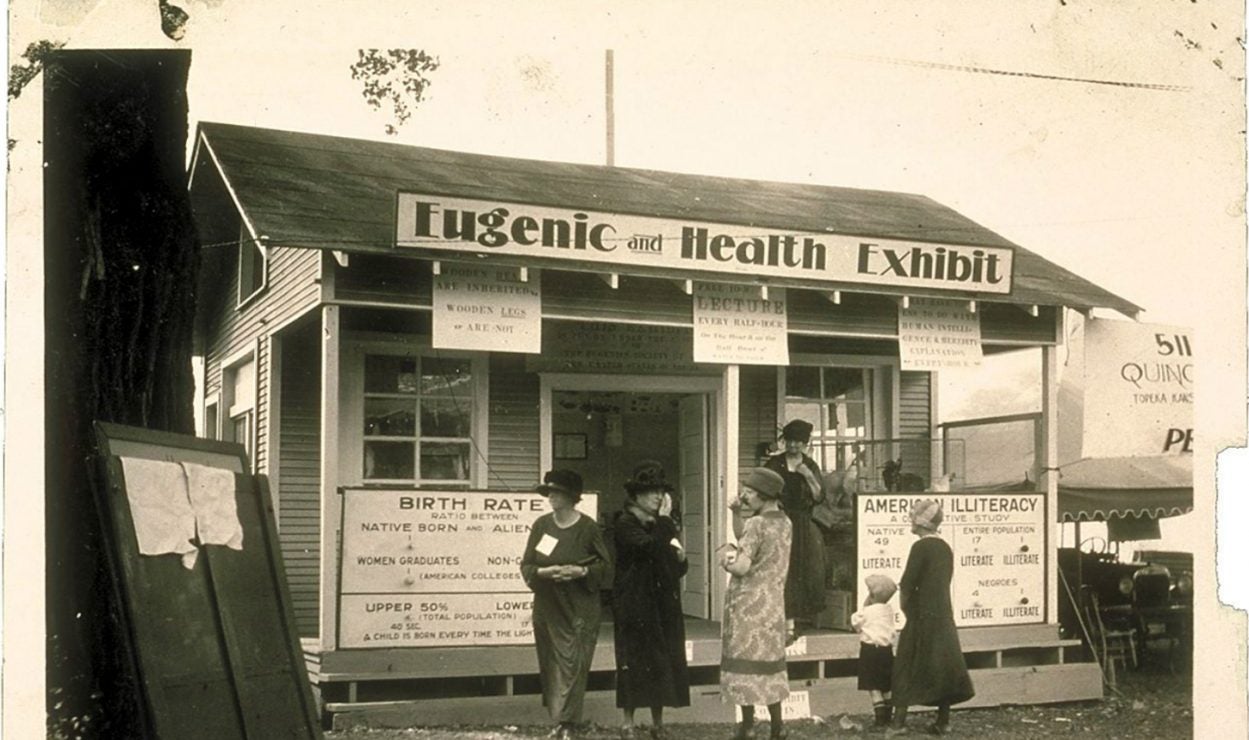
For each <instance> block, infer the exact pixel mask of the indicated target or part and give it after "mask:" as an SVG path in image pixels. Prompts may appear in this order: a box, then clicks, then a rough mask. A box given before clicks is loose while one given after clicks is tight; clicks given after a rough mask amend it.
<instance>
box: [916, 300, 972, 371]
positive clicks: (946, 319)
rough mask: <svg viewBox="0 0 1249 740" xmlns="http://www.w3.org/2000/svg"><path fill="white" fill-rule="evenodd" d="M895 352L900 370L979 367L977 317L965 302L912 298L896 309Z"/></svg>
mask: <svg viewBox="0 0 1249 740" xmlns="http://www.w3.org/2000/svg"><path fill="white" fill-rule="evenodd" d="M898 352H899V353H900V354H901V356H902V369H903V370H927V371H930V372H931V371H935V370H954V369H959V368H972V367H980V360H981V358H982V357H983V356H984V353H983V351H982V350H981V346H980V314H978V313H973V312H972V310H971V308H970V307H969V306H968V305H967V303H966V302H960V301H944V300H940V299H937V298H911V299H910V306H909V307H907V308H903V307H901V306H899V307H898Z"/></svg>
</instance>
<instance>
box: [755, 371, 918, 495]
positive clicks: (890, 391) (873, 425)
mask: <svg viewBox="0 0 1249 740" xmlns="http://www.w3.org/2000/svg"><path fill="white" fill-rule="evenodd" d="M793 367H815V368H819V369H820V371H821V372H820V377H821V393H823V369H824V368H842V369H852V370H860V371H868V372H869V373H870V388H868V389H866V390H865V394H864V399H863V402H862V403H864V404H865V405H866V409H865V412H866V413H865V414H864V420H865V423H866V426H867V436H865V437H864V438H863V441H865V442H871V441H873V440H892V439H894V438H896V436H897V434H898V430H899V428H900V415H899V404H900V397H901V390H900V388H901V383H900V381H901V375H900V362H899V360H898V358H896V357H885V356H869V355H817V354H794V355H791V356H790V359H789V364H788V365H786V366H779V367H777V369H776V419H777V427H778V428H779V427H782V426H784V425H785V424H786V423H787V422H788V421H789V417H788V413H787V411H788V409H787V403H788V402H789V401H790V400H796V399H799V398H811V397H808V396H790V395H789V392H788V388H787V387H786V386H787V379H786V373H787V372H788V370H789V369H790V368H793ZM811 400H812V401H816V402H818V403H819V404H820V405H822V406H823V405H826V404H827V402H828V400H829V399H826V398H824V397H822V396H821V397H820V398H818V399H816V398H811ZM823 413H824V412H823V411H821V414H823ZM851 439H852V438H847V441H850V440H851ZM896 447H897V444H896V443H890V444H889V446H888V448H887V451H885V452H883V453H882V452H881V451H878V450H877V451H875V452H874V454H876V455H880V454H884V455H886V456H889V457H891V458H892V457H893V456H896V453H897V450H896V449H895V448H896ZM812 458H814V459H816V461H817V462H818V463H819V464H820V468H821V470H823V471H824V472H826V473H827V472H831V471H832V470H834V469H836V468H831V467H829V466H828V461H826V460H824V455H823V451H822V450H821V451H820V454H819V455H818V456H816V455H812ZM874 462H876V463H879V461H874Z"/></svg>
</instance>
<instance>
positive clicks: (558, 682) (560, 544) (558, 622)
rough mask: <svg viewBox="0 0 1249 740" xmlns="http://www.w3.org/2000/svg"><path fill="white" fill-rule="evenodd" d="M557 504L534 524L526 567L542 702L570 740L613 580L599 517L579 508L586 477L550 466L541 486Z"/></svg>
mask: <svg viewBox="0 0 1249 740" xmlns="http://www.w3.org/2000/svg"><path fill="white" fill-rule="evenodd" d="M537 490H538V492H539V493H541V494H542V495H544V496H546V497H547V499H548V500H549V501H550V503H551V513H549V514H543V515H542V516H540V517H538V518H537V520H536V521H534V523H533V526H532V527H531V528H530V530H529V541H528V542H527V543H526V545H525V554H524V555H523V556H522V557H521V561H520V573H521V575H522V576H523V577H524V579H525V584H526V585H527V586H529V588H530V589H531V590H532V591H533V638H534V644H535V646H536V647H537V650H538V672H539V674H540V675H539V677H540V679H541V681H542V705H543V706H545V707H546V708H547V710H548V711H549V712H550V713H551V719H553V720H555V721H556V722H558V723H559V725H558V726H557V728H556V731H555V733H554V734H555V735H556V736H557V738H558V740H570V738H572V736H573V731H574V728H575V727H576V725H577V724H578V723H579V722H580V721H581V708H582V704H583V702H584V700H585V689H586V681H587V679H588V678H589V674H590V662H591V660H592V659H593V658H594V646H595V644H596V643H597V642H598V629H599V620H600V618H601V616H602V610H601V601H600V598H601V597H600V596H599V591H600V590H601V589H603V588H604V587H606V586H607V585H608V584H610V583H611V582H612V563H611V556H610V555H609V554H608V552H607V546H606V545H604V544H603V537H602V535H601V534H600V533H599V528H598V523H597V522H595V521H594V520H593V519H591V518H590V517H588V516H584V515H582V514H581V513H580V512H578V511H577V510H576V508H574V507H575V506H576V504H577V502H578V501H580V500H581V490H582V482H581V476H580V475H578V474H577V473H576V472H575V471H572V470H552V471H550V472H549V473H547V474H546V475H545V476H544V477H543V480H542V485H540V486H538V489H537Z"/></svg>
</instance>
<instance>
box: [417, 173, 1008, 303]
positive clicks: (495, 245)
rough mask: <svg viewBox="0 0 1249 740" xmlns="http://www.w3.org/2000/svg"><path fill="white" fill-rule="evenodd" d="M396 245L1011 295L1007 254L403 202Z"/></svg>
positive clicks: (615, 216)
mask: <svg viewBox="0 0 1249 740" xmlns="http://www.w3.org/2000/svg"><path fill="white" fill-rule="evenodd" d="M395 245H396V246H397V247H400V248H402V247H424V248H427V249H439V250H450V251H456V252H465V253H471V254H500V255H511V256H519V257H547V258H552V259H566V260H580V261H589V262H596V263H599V264H601V265H602V266H603V268H604V269H605V270H610V269H611V268H613V267H616V268H628V267H631V266H647V267H666V268H681V269H686V270H703V271H707V272H721V273H725V272H727V273H736V274H740V275H748V276H751V277H754V276H773V277H788V278H799V279H808V280H819V281H830V280H833V281H839V282H845V283H860V284H866V285H890V286H895V287H912V288H914V287H922V288H933V289H939V290H959V291H969V290H970V291H976V292H981V293H996V294H1002V295H1005V294H1008V293H1010V290H1011V276H1012V269H1013V264H1014V262H1013V256H1014V253H1013V252H1012V250H1010V249H1007V248H1003V247H976V246H961V245H939V244H930V243H926V242H912V241H905V240H900V239H870V238H867V237H859V236H849V235H843V234H829V233H818V232H804V231H784V230H779V229H765V228H756V227H747V226H742V225H740V224H712V223H705V222H695V221H682V220H674V219H667V218H651V217H646V216H631V215H626V214H619V213H605V212H598V211H577V210H571V209H567V208H551V207H547V206H537V205H527V204H520V203H502V202H499V201H488V200H473V199H468V198H453V197H448V196H442V195H423V194H420V193H399V194H398V204H397V213H396V231H395Z"/></svg>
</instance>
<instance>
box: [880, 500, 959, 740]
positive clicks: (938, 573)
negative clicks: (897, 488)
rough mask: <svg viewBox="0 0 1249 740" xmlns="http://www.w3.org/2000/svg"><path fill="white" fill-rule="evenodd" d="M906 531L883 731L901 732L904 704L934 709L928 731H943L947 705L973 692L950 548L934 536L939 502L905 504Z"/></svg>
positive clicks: (903, 729) (939, 515) (947, 717)
mask: <svg viewBox="0 0 1249 740" xmlns="http://www.w3.org/2000/svg"><path fill="white" fill-rule="evenodd" d="M910 517H911V531H912V532H913V533H915V534H917V535H919V540H918V541H916V542H915V544H913V545H911V552H910V554H909V555H908V556H907V558H906V569H905V570H904V571H903V572H902V581H901V582H900V583H899V584H898V598H899V601H900V602H901V607H902V612H903V613H904V614H905V615H906V626H905V627H903V628H902V635H901V636H900V637H899V638H898V654H897V656H896V657H895V658H894V661H893V706H894V715H893V727H891V728H889V730H888V731H887V735H888V736H893V735H901V734H904V733H905V732H906V731H907V730H906V712H907V707H909V706H910V705H913V704H919V705H922V706H929V707H936V708H937V721H936V722H934V723H933V724H932V725H930V726H929V727H928V730H927V731H928V733H929V734H930V735H944V734H945V733H946V732H948V731H949V727H950V705H951V704H958V703H959V702H964V701H967V700H968V699H970V698H972V697H973V696H975V694H976V692H975V690H974V689H973V688H972V685H971V676H969V675H967V664H966V662H964V660H963V648H962V646H960V645H959V642H958V630H957V629H956V628H955V627H954V608H953V606H951V604H950V579H951V578H952V577H953V575H954V552H953V551H952V550H951V549H950V546H949V545H947V544H946V543H945V541H944V540H942V539H941V538H940V537H938V536H937V528H938V527H940V526H941V518H942V513H941V505H940V504H938V503H937V502H936V501H934V500H932V499H921V500H920V501H916V502H915V503H914V504H913V505H912V506H911V513H910Z"/></svg>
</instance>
